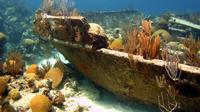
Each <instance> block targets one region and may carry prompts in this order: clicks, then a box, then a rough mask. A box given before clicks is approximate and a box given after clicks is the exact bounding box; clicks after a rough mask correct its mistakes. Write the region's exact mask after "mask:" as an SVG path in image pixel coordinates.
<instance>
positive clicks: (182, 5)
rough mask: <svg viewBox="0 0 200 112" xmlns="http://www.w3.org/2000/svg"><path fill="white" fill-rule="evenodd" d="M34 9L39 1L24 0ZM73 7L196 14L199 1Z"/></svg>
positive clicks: (133, 0) (97, 1)
mask: <svg viewBox="0 0 200 112" xmlns="http://www.w3.org/2000/svg"><path fill="white" fill-rule="evenodd" d="M25 1H26V2H27V4H29V5H30V6H32V8H34V9H36V8H38V7H39V6H40V5H39V4H40V1H41V0H31V1H30V0H25ZM74 1H75V7H77V8H78V9H79V10H81V11H99V10H100V11H101V10H109V11H110V10H111V11H113V10H124V9H136V10H139V11H142V12H144V13H146V14H161V13H164V12H175V13H176V12H177V13H183V12H197V11H200V8H199V4H200V1H199V0H74Z"/></svg>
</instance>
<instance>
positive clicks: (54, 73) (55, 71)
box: [44, 67, 64, 88]
mask: <svg viewBox="0 0 200 112" xmlns="http://www.w3.org/2000/svg"><path fill="white" fill-rule="evenodd" d="M63 76H64V72H63V70H62V69H60V68H58V67H55V68H52V69H50V70H49V71H48V72H47V73H46V74H45V77H44V78H45V79H50V80H52V88H56V87H58V86H59V85H60V83H61V82H62V79H63Z"/></svg>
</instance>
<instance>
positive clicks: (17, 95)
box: [8, 89, 20, 100]
mask: <svg viewBox="0 0 200 112" xmlns="http://www.w3.org/2000/svg"><path fill="white" fill-rule="evenodd" d="M8 96H9V98H11V99H13V100H18V99H19V98H20V92H19V90H18V89H12V90H11V91H10V92H9V93H8Z"/></svg>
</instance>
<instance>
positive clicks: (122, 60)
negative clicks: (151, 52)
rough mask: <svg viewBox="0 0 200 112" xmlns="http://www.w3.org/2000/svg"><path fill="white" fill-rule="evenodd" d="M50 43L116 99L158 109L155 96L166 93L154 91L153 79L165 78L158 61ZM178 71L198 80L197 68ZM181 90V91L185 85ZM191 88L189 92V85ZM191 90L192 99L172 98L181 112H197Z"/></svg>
mask: <svg viewBox="0 0 200 112" xmlns="http://www.w3.org/2000/svg"><path fill="white" fill-rule="evenodd" d="M52 43H53V45H54V46H55V47H56V48H57V49H58V50H59V51H60V52H61V53H62V54H63V55H64V56H65V58H66V59H67V60H69V61H70V62H71V63H72V64H73V65H74V66H75V67H76V68H77V69H78V70H79V71H80V72H82V73H83V75H85V76H86V77H88V78H89V79H91V80H92V81H93V82H94V83H96V84H97V85H99V86H101V87H103V88H105V89H107V90H109V91H111V92H113V93H114V94H116V95H119V96H121V97H124V98H127V99H130V100H131V99H134V100H139V101H141V102H143V103H148V104H155V105H158V96H160V95H161V92H162V93H164V92H166V91H163V89H161V88H159V87H158V85H157V82H156V79H155V76H162V74H167V73H166V71H165V67H164V61H162V60H145V59H143V58H142V57H141V56H135V55H134V56H133V55H128V54H127V53H124V52H118V51H113V50H109V49H100V50H97V51H94V50H91V48H86V47H83V46H81V45H78V44H71V43H68V42H64V41H59V40H57V39H54V40H53V41H52ZM130 57H132V59H133V60H132V61H131V60H130ZM181 69H182V75H181V78H182V79H186V80H193V79H194V80H197V81H198V80H199V79H200V69H199V68H196V67H191V66H187V65H181ZM165 76H167V75H165ZM197 85H198V86H199V84H197ZM182 86H183V88H184V86H186V85H184V84H183V85H182ZM182 86H181V87H182ZM186 87H190V86H186ZM191 88H193V86H192V85H191ZM194 89H197V91H195V92H197V93H196V94H195V96H192V97H191V96H184V95H181V94H178V95H177V96H176V101H177V102H178V104H179V105H180V107H181V110H184V111H187V112H188V111H191V112H193V111H196V110H199V107H200V103H199V102H200V97H199V96H200V95H199V94H200V93H199V90H198V89H199V88H194ZM181 92H184V91H181ZM189 93H190V92H189ZM191 94H193V92H191Z"/></svg>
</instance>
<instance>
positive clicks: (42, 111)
mask: <svg viewBox="0 0 200 112" xmlns="http://www.w3.org/2000/svg"><path fill="white" fill-rule="evenodd" d="M29 106H30V108H31V110H32V112H49V111H50V109H51V107H52V104H51V101H50V100H49V98H48V97H47V96H45V95H37V96H35V97H33V98H32V99H31V101H30V105H29Z"/></svg>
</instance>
